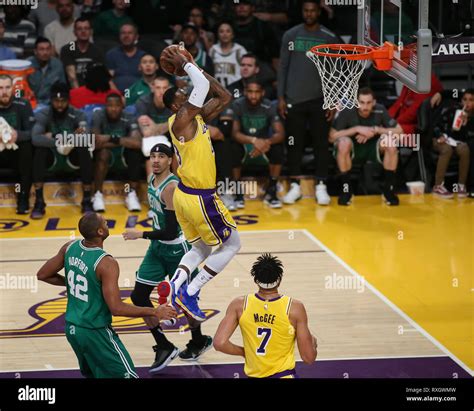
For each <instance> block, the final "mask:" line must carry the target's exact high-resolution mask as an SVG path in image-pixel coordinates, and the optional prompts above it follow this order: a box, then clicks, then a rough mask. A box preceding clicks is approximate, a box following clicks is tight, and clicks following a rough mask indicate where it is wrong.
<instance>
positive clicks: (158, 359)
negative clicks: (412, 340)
mask: <svg viewBox="0 0 474 411" xmlns="http://www.w3.org/2000/svg"><path fill="white" fill-rule="evenodd" d="M153 351H155V353H156V354H155V362H154V363H153V364H152V365H151V367H150V370H149V373H150V374H156V373H157V372H159V371H161V370H162V369H163V368H165V367H166V366H167V365H168V364H169V363H170V362H171V361H173V360H174V359H175V358H176V357H177V356H178V354H179V349H178V347H175V346H174V345H173V344H171V346H170V348H165V349H162V348H158V346H157V345H155V346H154V347H153Z"/></svg>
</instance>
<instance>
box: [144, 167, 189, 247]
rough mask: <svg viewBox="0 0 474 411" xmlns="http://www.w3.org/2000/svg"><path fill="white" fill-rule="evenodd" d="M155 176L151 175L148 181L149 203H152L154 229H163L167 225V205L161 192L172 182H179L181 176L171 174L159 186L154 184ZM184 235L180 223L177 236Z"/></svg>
mask: <svg viewBox="0 0 474 411" xmlns="http://www.w3.org/2000/svg"><path fill="white" fill-rule="evenodd" d="M154 181H155V176H154V175H152V176H151V177H150V181H149V182H148V203H149V204H150V210H151V212H152V214H153V230H163V229H164V227H165V224H166V223H165V211H164V209H165V208H166V205H165V203H164V201H163V200H162V199H161V193H162V192H163V190H164V189H165V187H166V186H167V185H168V184H169V183H171V182H173V181H174V182H176V183H179V178H178V177H176V176H175V175H174V174H170V175H169V176H168V177H166V178H165V179H164V180H163V181H162V182H161V183H160V185H159V186H158V187H155V186H154ZM179 237H182V231H181V227H180V226H179V225H178V232H177V233H176V238H179Z"/></svg>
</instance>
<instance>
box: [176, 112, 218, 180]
mask: <svg viewBox="0 0 474 411" xmlns="http://www.w3.org/2000/svg"><path fill="white" fill-rule="evenodd" d="M175 118H176V114H173V115H172V116H171V117H170V118H169V119H168V125H169V130H170V134H171V139H172V141H173V146H174V148H175V152H176V157H177V159H178V177H179V178H180V179H181V181H182V183H183V184H184V185H185V186H187V187H190V188H197V189H211V188H215V187H216V161H215V158H214V149H213V147H212V142H211V134H210V132H209V127H208V126H207V124H206V123H205V122H204V120H203V118H202V117H201V115H200V114H198V115H197V116H196V117H195V119H196V121H197V129H196V134H195V135H194V137H193V138H192V139H191V140H189V141H186V142H185V141H184V140H183V139H180V137H179V136H178V137H176V136H175V135H174V133H173V131H172V127H173V123H174V120H175Z"/></svg>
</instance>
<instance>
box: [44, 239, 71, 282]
mask: <svg viewBox="0 0 474 411" xmlns="http://www.w3.org/2000/svg"><path fill="white" fill-rule="evenodd" d="M71 243H72V241H69V242H68V243H66V244H64V245H63V246H62V247H61V248H60V249H59V251H58V253H57V254H56V255H55V256H54V257H52V258H50V259H49V260H48V261H46V262H45V263H44V264H43V266H42V267H41V268H40V269H39V270H38V273H37V274H36V277H37V278H38V280H40V281H44V282H45V283H48V284H51V285H58V286H62V287H65V286H66V281H65V279H64V276H63V275H61V274H58V271H61V270H62V269H63V268H64V255H65V254H66V250H67V248H68V247H69V244H71Z"/></svg>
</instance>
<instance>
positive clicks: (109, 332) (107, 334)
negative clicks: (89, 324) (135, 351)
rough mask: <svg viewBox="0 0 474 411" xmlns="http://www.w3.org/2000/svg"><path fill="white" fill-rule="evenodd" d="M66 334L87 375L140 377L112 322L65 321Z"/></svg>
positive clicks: (82, 371) (81, 367)
mask: <svg viewBox="0 0 474 411" xmlns="http://www.w3.org/2000/svg"><path fill="white" fill-rule="evenodd" d="M66 338H67V340H68V342H69V344H71V347H72V349H73V350H74V352H75V353H76V357H77V360H78V361H79V368H80V369H81V373H82V375H83V376H84V377H86V378H138V374H137V373H136V371H135V366H134V365H133V361H132V358H131V357H130V354H129V353H128V351H127V350H126V348H125V346H124V345H123V344H122V341H120V338H119V337H118V335H117V333H116V332H115V331H114V330H113V328H112V327H111V326H107V327H105V328H95V329H93V328H84V327H79V326H77V325H74V324H72V323H70V322H66Z"/></svg>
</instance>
